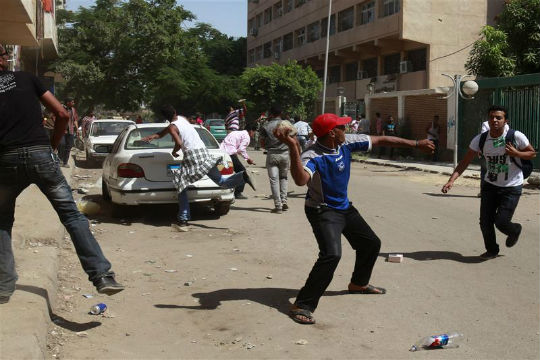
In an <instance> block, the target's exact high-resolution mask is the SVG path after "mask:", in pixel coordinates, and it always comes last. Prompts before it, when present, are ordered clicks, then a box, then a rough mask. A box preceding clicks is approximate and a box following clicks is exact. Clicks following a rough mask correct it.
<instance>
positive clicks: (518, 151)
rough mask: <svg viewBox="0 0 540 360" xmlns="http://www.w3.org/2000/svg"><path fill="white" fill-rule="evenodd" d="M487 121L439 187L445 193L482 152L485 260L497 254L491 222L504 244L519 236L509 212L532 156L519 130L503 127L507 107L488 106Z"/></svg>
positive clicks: (517, 196)
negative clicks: (483, 167)
mask: <svg viewBox="0 0 540 360" xmlns="http://www.w3.org/2000/svg"><path fill="white" fill-rule="evenodd" d="M488 121H489V131H486V132H483V133H481V134H479V135H477V136H475V137H474V138H473V139H472V141H471V143H470V145H469V151H468V152H467V154H465V157H464V158H463V159H462V160H461V161H460V163H459V164H458V166H457V167H456V169H455V170H454V172H453V174H452V176H450V179H449V180H448V182H447V183H446V184H445V185H444V186H443V187H442V189H441V191H442V192H443V193H445V194H446V193H447V192H448V191H449V190H450V189H451V188H452V186H453V185H454V181H455V180H456V179H457V178H458V177H459V176H460V175H461V174H462V173H463V171H465V169H467V167H468V166H469V164H470V162H471V161H472V160H473V159H474V157H475V156H477V155H478V153H480V154H481V155H483V157H484V159H485V161H486V168H487V172H486V173H485V175H484V178H483V179H482V181H483V185H482V188H481V202H480V229H481V230H482V235H483V237H484V245H485V247H486V252H485V253H483V254H482V255H480V257H481V258H483V259H486V260H488V259H494V258H496V257H497V255H498V254H499V245H498V244H497V240H496V237H495V226H496V227H497V229H499V231H501V232H502V233H503V234H505V235H506V236H507V238H506V246H507V247H512V246H514V245H515V244H516V243H517V241H518V239H519V235H520V234H521V224H518V223H513V222H512V216H513V215H514V211H515V210H516V207H517V204H518V202H519V198H520V196H521V188H522V186H523V179H524V178H526V177H527V176H528V175H529V174H530V170H531V169H532V163H531V162H530V159H533V158H534V157H535V156H536V152H535V150H534V148H533V147H532V146H531V144H530V143H529V140H528V139H527V137H526V136H525V135H524V134H523V133H521V132H519V131H516V130H513V129H509V128H507V127H505V125H506V122H507V121H508V111H507V110H506V109H505V108H504V107H502V106H496V105H494V106H491V107H490V108H489V110H488Z"/></svg>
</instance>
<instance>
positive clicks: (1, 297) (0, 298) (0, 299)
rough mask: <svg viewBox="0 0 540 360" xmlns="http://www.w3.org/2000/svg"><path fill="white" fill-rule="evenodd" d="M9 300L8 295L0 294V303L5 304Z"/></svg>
mask: <svg viewBox="0 0 540 360" xmlns="http://www.w3.org/2000/svg"><path fill="white" fill-rule="evenodd" d="M8 302H9V296H0V304H7V303H8Z"/></svg>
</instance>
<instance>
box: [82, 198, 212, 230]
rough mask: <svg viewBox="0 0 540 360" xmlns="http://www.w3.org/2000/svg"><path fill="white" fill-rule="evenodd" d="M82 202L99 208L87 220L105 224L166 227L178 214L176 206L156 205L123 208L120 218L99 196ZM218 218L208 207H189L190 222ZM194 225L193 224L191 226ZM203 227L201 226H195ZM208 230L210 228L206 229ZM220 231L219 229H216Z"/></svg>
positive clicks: (174, 221)
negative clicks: (93, 203) (93, 204)
mask: <svg viewBox="0 0 540 360" xmlns="http://www.w3.org/2000/svg"><path fill="white" fill-rule="evenodd" d="M81 200H84V201H92V202H95V203H97V204H99V206H100V211H99V213H98V214H96V215H85V216H86V217H87V218H88V219H89V220H95V221H97V222H100V223H106V224H120V225H125V226H130V225H131V224H132V223H141V224H146V225H152V226H164V227H168V226H171V224H173V223H176V214H177V213H178V205H177V204H157V205H138V206H125V207H123V208H122V209H123V213H122V215H121V216H118V215H117V216H113V211H112V205H111V204H110V203H108V202H106V201H104V200H103V197H102V196H101V195H100V194H93V195H85V196H83V197H82V198H81ZM219 218H220V216H219V215H217V214H216V213H215V211H213V210H211V208H210V207H208V206H197V205H195V206H193V205H192V206H191V221H190V224H191V223H192V222H193V221H199V222H204V221H209V220H216V219H219ZM193 225H195V224H193ZM197 226H199V227H205V226H204V225H202V224H199V225H197ZM208 228H210V227H208ZM218 229H221V228H218Z"/></svg>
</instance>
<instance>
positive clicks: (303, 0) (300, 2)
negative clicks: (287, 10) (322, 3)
mask: <svg viewBox="0 0 540 360" xmlns="http://www.w3.org/2000/svg"><path fill="white" fill-rule="evenodd" d="M305 3H306V0H296V1H295V3H294V7H299V6H302V5H304V4H305Z"/></svg>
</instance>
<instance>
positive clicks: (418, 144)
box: [371, 136, 435, 153]
mask: <svg viewBox="0 0 540 360" xmlns="http://www.w3.org/2000/svg"><path fill="white" fill-rule="evenodd" d="M371 146H390V147H409V148H418V149H420V150H421V151H423V152H426V153H433V151H434V150H435V145H433V142H431V141H430V140H428V139H422V140H409V139H404V138H400V137H397V136H371Z"/></svg>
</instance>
